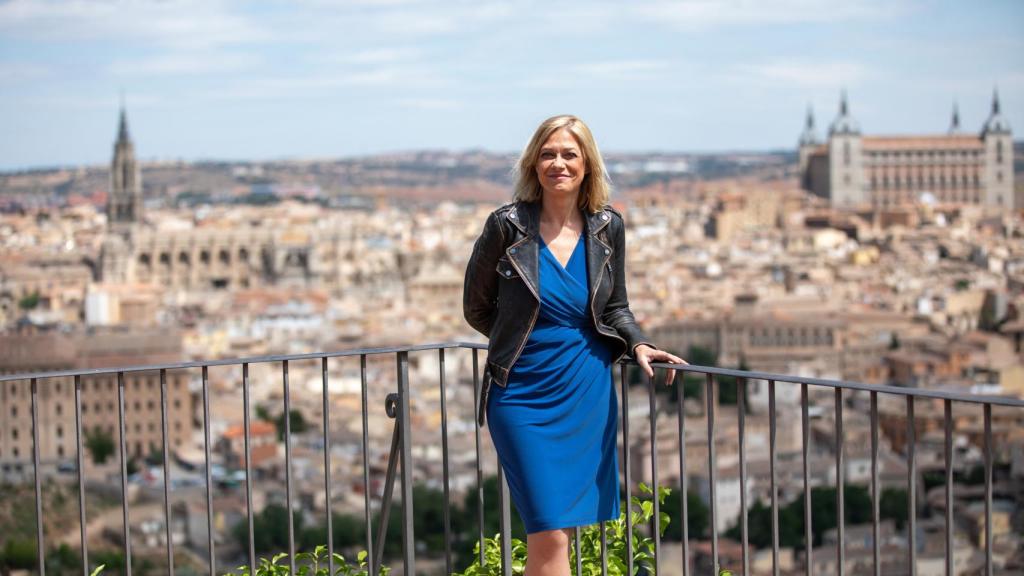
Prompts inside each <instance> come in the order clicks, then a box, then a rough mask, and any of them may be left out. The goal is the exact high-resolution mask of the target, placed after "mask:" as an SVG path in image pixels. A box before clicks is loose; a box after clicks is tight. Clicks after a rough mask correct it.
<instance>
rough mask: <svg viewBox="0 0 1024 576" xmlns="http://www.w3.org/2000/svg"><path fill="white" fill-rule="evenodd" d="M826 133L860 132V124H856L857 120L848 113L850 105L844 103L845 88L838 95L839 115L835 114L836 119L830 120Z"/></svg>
mask: <svg viewBox="0 0 1024 576" xmlns="http://www.w3.org/2000/svg"><path fill="white" fill-rule="evenodd" d="M828 133H829V136H831V135H833V134H860V126H858V125H857V121H856V120H854V119H853V116H851V115H850V107H849V105H848V104H847V103H846V89H845V88H844V89H843V91H842V92H840V95H839V116H836V119H835V120H833V121H832V125H831V126H829V130H828Z"/></svg>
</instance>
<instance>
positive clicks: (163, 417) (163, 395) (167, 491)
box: [160, 370, 174, 574]
mask: <svg viewBox="0 0 1024 576" xmlns="http://www.w3.org/2000/svg"><path fill="white" fill-rule="evenodd" d="M160 423H161V426H162V427H163V441H164V442H163V444H164V455H163V456H164V457H163V461H164V529H165V530H164V532H165V534H166V537H167V573H168V574H174V538H173V537H172V536H171V464H170V462H171V457H170V451H171V442H170V439H169V438H168V435H169V430H170V426H169V424H168V422H167V370H161V371H160Z"/></svg>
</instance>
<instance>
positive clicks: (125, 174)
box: [107, 95, 142, 234]
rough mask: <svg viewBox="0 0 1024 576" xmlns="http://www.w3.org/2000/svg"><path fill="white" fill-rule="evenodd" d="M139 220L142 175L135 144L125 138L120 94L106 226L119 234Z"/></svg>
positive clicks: (140, 214) (126, 115) (124, 121)
mask: <svg viewBox="0 0 1024 576" xmlns="http://www.w3.org/2000/svg"><path fill="white" fill-rule="evenodd" d="M141 221H142V175H141V173H140V172H139V165H138V162H137V161H136V159H135V144H133V143H132V140H131V137H130V136H129V135H128V112H127V111H126V109H125V106H124V96H123V95H122V97H121V112H120V122H119V126H118V129H117V141H116V142H115V143H114V158H113V160H111V163H110V193H109V194H108V196H107V226H108V227H109V229H110V230H111V231H112V232H117V233H122V234H123V233H127V232H129V231H130V230H131V228H132V227H133V226H134V225H135V224H138V223H139V222H141Z"/></svg>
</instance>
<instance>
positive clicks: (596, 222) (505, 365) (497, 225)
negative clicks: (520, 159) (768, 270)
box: [462, 202, 653, 425]
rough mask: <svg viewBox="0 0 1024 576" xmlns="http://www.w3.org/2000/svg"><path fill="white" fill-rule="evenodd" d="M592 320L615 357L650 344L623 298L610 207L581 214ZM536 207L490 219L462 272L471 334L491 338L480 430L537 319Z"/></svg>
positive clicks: (618, 223) (621, 237) (619, 226)
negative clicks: (494, 390) (491, 398)
mask: <svg viewBox="0 0 1024 576" xmlns="http://www.w3.org/2000/svg"><path fill="white" fill-rule="evenodd" d="M584 223H585V229H584V236H585V237H584V241H585V243H586V250H587V277H588V279H589V285H590V297H589V302H590V316H591V319H592V321H593V323H594V329H595V330H596V331H597V333H598V334H600V335H601V336H603V337H605V338H606V339H607V340H608V341H609V343H610V344H611V345H612V350H614V351H615V356H616V357H617V358H621V357H622V356H623V355H625V354H627V353H632V351H633V349H634V348H635V347H636V346H637V344H641V343H643V344H648V345H650V346H652V347H653V344H650V342H649V341H648V340H647V338H646V337H645V336H644V334H643V332H642V331H641V330H640V327H639V326H637V323H636V320H635V319H634V318H633V313H632V312H630V310H629V301H628V300H627V298H626V276H625V263H626V254H625V244H626V233H625V226H624V224H623V221H622V215H621V214H619V213H618V212H617V211H616V210H614V209H613V208H611V207H605V208H604V209H603V210H601V211H599V212H597V213H593V214H590V213H585V214H584ZM539 227H540V202H515V203H512V204H507V205H505V206H502V207H501V208H499V209H497V210H495V211H494V212H492V213H491V214H490V216H488V217H487V222H486V223H485V224H484V230H483V232H482V233H481V234H480V237H479V238H478V239H477V241H476V244H474V245H473V254H472V256H470V259H469V265H468V266H467V267H466V280H465V284H464V286H463V297H462V309H463V314H464V315H465V316H466V321H468V322H469V324H470V326H472V327H473V328H475V329H476V330H478V331H479V332H480V333H481V334H483V335H484V336H487V337H488V338H489V343H488V348H487V367H486V369H485V370H484V376H483V382H482V385H481V389H480V404H479V406H477V411H478V413H477V418H478V420H479V422H480V424H481V425H483V423H484V413H485V412H486V407H487V395H488V392H489V391H490V386H491V384H495V385H498V386H502V387H504V386H505V385H506V384H507V382H508V375H509V371H510V370H511V369H512V366H513V365H514V364H515V362H516V360H518V359H519V355H520V354H521V353H522V351H523V347H524V346H526V341H527V339H528V338H529V336H530V332H531V331H532V330H533V326H534V324H536V322H537V315H538V313H539V312H540V292H539V290H540V288H539V269H540V268H539V257H540V251H539V250H540V244H539V243H538V242H537V239H538V237H539V235H540V232H539Z"/></svg>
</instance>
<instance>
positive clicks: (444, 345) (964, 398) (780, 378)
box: [0, 341, 1024, 408]
mask: <svg viewBox="0 0 1024 576" xmlns="http://www.w3.org/2000/svg"><path fill="white" fill-rule="evenodd" d="M458 348H467V349H476V350H486V349H487V345H486V344H482V343H479V342H465V341H449V342H437V343H429V344H417V345H407V346H383V347H376V348H353V349H348V350H340V351H336V352H311V353H306V354H271V355H264V356H248V357H244V358H227V359H221V360H194V361H191V362H170V363H162V364H143V365H135V366H120V367H104V368H88V369H84V370H55V371H49V372H25V373H20V374H6V375H0V382H11V381H18V380H31V379H38V380H44V379H49V378H66V377H73V376H99V375H105V374H118V373H128V372H152V371H159V370H179V369H185V368H203V367H209V366H234V365H242V364H260V363H267V362H283V361H289V362H291V361H296V360H320V359H323V358H341V357H346V356H362V355H367V356H369V355H378V354H394V353H396V352H424V351H429V350H439V349H446V350H448V349H458ZM623 362H624V363H628V364H635V361H634V360H632V359H626V360H624V361H623ZM651 366H652V367H654V368H665V369H670V370H679V371H683V372H696V373H700V374H713V375H715V376H732V377H736V378H746V379H748V380H771V381H774V382H786V383H791V384H808V385H812V386H825V387H829V388H841V389H846V390H861V391H865V392H880V393H883V394H894V395H899V396H911V397H914V398H932V399H935V400H952V401H954V402H970V403H974V404H991V405H993V406H1008V407H1011V408H1024V400H1021V399H1017V398H1011V397H1007V396H992V395H986V394H964V393H960V392H948V391H945V390H930V389H922V388H907V387H903V386H889V385H886V384H864V383H863V382H854V381H850V380H830V379H826V378H810V377H805V376H792V375H788V374H775V373H771V372H758V371H755V370H736V369H733V368H719V367H715V366H698V365H694V364H688V365H685V366H681V365H679V364H668V363H660V362H656V363H652V364H651Z"/></svg>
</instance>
